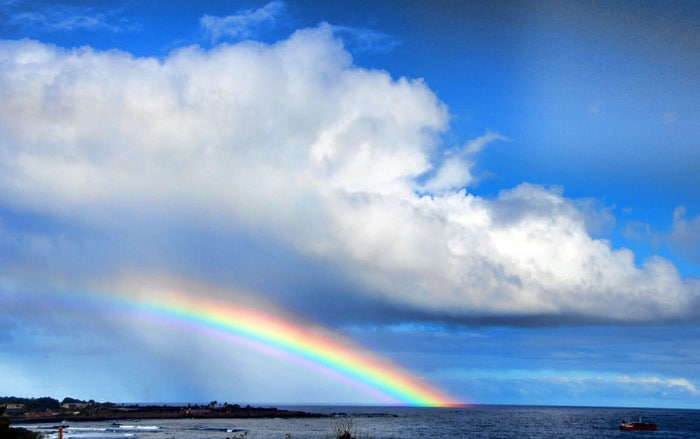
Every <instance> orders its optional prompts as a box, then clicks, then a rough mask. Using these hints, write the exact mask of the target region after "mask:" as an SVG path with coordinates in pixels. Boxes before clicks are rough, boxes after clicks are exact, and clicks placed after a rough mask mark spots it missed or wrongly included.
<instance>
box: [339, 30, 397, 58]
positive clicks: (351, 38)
mask: <svg viewBox="0 0 700 439" xmlns="http://www.w3.org/2000/svg"><path fill="white" fill-rule="evenodd" d="M331 28H332V29H333V33H334V34H335V35H336V36H337V37H339V38H341V39H342V40H343V42H344V43H345V46H346V47H347V49H348V50H350V51H351V52H353V53H369V54H375V53H387V52H391V51H392V50H394V49H395V48H396V47H397V46H399V45H400V44H401V41H400V40H399V39H398V38H396V37H393V36H391V35H389V34H387V33H384V32H380V31H377V30H374V29H368V28H362V27H353V26H341V25H333V26H331Z"/></svg>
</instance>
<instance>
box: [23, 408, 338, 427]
mask: <svg viewBox="0 0 700 439" xmlns="http://www.w3.org/2000/svg"><path fill="white" fill-rule="evenodd" d="M323 417H326V416H325V415H322V414H318V413H310V412H305V411H301V410H280V409H277V408H274V407H271V408H260V407H250V408H241V409H234V410H226V411H224V410H221V409H211V410H208V411H204V412H195V411H192V410H191V409H188V408H187V407H173V406H163V407H143V408H140V407H139V408H136V409H131V410H124V411H121V410H110V411H100V412H99V413H95V414H68V413H56V414H54V413H52V414H51V415H46V416H10V420H11V422H12V424H25V425H26V424H46V423H55V424H56V425H57V426H58V425H60V424H65V423H70V422H91V421H94V422H103V421H125V420H130V421H139V420H146V419H273V418H281V419H292V418H323Z"/></svg>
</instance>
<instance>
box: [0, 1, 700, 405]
mask: <svg viewBox="0 0 700 439" xmlns="http://www.w3.org/2000/svg"><path fill="white" fill-rule="evenodd" d="M465 3H466V4H465ZM699 20H700V7H698V5H697V4H695V3H693V2H627V1H621V2H610V3H602V4H601V3H595V2H594V3H591V2H583V1H581V2H529V3H519V2H487V1H484V2H480V1H475V2H451V1H438V2H418V1H415V2H414V1H403V2H393V1H386V2H385V1H372V2H361V1H357V2H332V1H331V2H315V1H286V2H282V1H273V2H265V1H242V2H239V1H199V2H172V3H171V2H110V1H104V2H84V1H76V2H53V1H52V2H40V1H31V2H30V1H22V0H4V1H2V3H0V38H2V40H1V41H0V95H1V97H2V99H0V102H2V104H0V169H2V171H1V172H0V287H2V289H1V290H0V297H1V298H2V301H3V303H4V305H3V307H2V310H0V323H1V324H2V326H3V328H4V329H3V331H2V333H0V346H1V347H2V349H0V359H2V361H1V362H0V388H2V389H3V391H4V392H5V393H8V394H17V395H26V396H43V395H50V396H54V397H63V396H76V397H81V398H88V399H89V398H94V399H100V400H113V401H209V400H211V399H218V400H229V401H232V400H239V401H243V402H251V403H255V402H273V403H299V402H302V403H304V402H307V403H317V402H323V403H363V404H371V403H375V402H376V401H375V400H373V399H372V398H371V397H370V396H368V395H366V394H362V393H361V392H357V391H356V390H354V389H345V388H342V386H339V384H338V383H336V382H333V380H331V379H328V380H325V379H319V378H318V377H317V376H315V375H314V374H311V373H309V372H307V371H305V370H303V368H289V367H288V366H286V365H285V364H282V363H280V362H279V361H275V360H274V359H271V358H269V357H266V356H265V355H262V354H260V353H256V352H252V351H249V350H246V348H245V347H242V346H229V345H226V346H221V345H218V344H216V343H215V342H214V341H212V340H206V339H202V338H201V337H197V336H196V335H190V334H181V333H171V332H169V330H168V328H162V327H158V326H152V325H146V324H145V323H143V322H138V321H137V322H124V321H123V320H120V319H118V318H115V317H114V316H111V315H109V314H108V313H106V314H100V313H97V314H95V313H89V312H79V307H75V306H73V305H71V304H72V303H73V302H71V301H70V300H69V298H70V297H71V296H72V292H75V293H76V294H77V293H78V292H81V293H84V292H86V291H88V292H90V291H92V292H93V293H92V294H99V293H95V291H111V290H114V291H119V288H120V287H119V286H120V285H121V284H122V283H123V282H124V280H125V279H134V278H138V279H140V278H144V277H145V278H149V276H157V277H161V278H162V277H165V278H171V279H181V280H185V281H187V282H194V283H196V284H201V285H206V286H207V287H209V286H211V287H216V288H219V289H223V290H230V291H236V292H237V293H236V294H233V293H232V296H231V299H230V300H234V298H235V297H238V292H240V291H246V292H248V294H249V295H252V296H256V297H257V298H258V299H260V300H264V301H266V302H268V303H270V304H271V306H274V307H278V308H282V309H285V310H287V311H288V312H290V313H294V314H295V315H298V316H300V317H301V318H304V319H307V320H309V321H313V322H317V323H318V324H320V325H323V326H325V327H327V328H330V329H331V330H334V331H337V332H339V333H342V334H344V335H346V336H350V337H352V338H353V339H354V340H356V341H357V342H358V343H360V344H362V345H364V346H366V347H368V348H369V349H371V350H372V351H374V352H376V353H378V354H380V355H383V356H385V357H387V358H389V359H391V360H393V361H395V362H396V363H398V364H400V365H402V366H403V367H405V368H407V369H408V370H410V371H411V372H413V373H414V374H415V375H416V376H419V377H422V378H423V379H425V380H427V381H429V382H431V383H433V384H435V385H436V386H438V387H440V388H442V389H445V390H447V391H449V392H450V393H452V394H453V395H455V396H456V397H458V398H460V399H462V400H464V401H468V402H474V403H508V404H509V403H518V404H566V405H610V406H640V405H641V406H657V407H659V406H660V407H694V408H698V407H700V390H699V389H700V375H699V373H698V371H699V370H700V367H698V366H699V363H700V325H699V323H700V321H699V320H698V315H700V314H699V311H700V307H699V303H700V302H699V300H700V281H699V280H698V277H699V276H700V197H699V196H698V194H697V190H696V188H697V187H698V186H699V184H700V178H699V177H698V176H699V175H700V147H699V146H700V145H698V139H700V123H699V121H700V104H699V102H700V91H699V90H700V57H698V56H697V54H698V53H700V47H699V46H700V40H698V38H697V25H698V21H699ZM154 288H157V286H154ZM202 291H208V289H207V288H202ZM191 293H192V294H204V293H198V292H197V291H192V292H191ZM49 305H51V306H49ZM105 340H107V341H108V342H107V343H105ZM183 352H188V353H192V354H191V355H190V354H188V355H184V356H183V354H182V353H183ZM212 365H217V366H216V367H213V366H212ZM231 376H235V377H237V378H236V379H235V380H232V379H230V377H231Z"/></svg>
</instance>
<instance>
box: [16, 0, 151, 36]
mask: <svg viewBox="0 0 700 439" xmlns="http://www.w3.org/2000/svg"><path fill="white" fill-rule="evenodd" d="M9 6H11V7H14V6H17V7H16V8H15V9H14V10H12V12H11V13H12V15H11V17H10V19H9V20H8V22H9V23H10V24H11V25H13V26H20V27H23V28H32V29H34V30H37V31H40V32H43V31H46V30H53V31H75V30H106V31H109V32H114V33H121V32H128V31H133V30H135V29H137V28H138V24H137V23H134V22H130V21H127V20H125V19H123V18H121V16H122V14H121V10H120V9H105V8H96V7H89V8H83V7H75V6H69V5H61V4H56V5H23V4H21V3H20V4H17V5H9Z"/></svg>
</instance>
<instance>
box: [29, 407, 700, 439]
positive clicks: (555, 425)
mask: <svg viewBox="0 0 700 439" xmlns="http://www.w3.org/2000/svg"><path fill="white" fill-rule="evenodd" d="M280 408H283V407H280ZM293 408H295V409H302V410H304V411H307V412H313V413H321V414H324V415H327V416H326V417H321V418H307V419H175V420H153V419H147V420H141V421H137V420H132V421H123V420H120V421H119V422H118V423H117V422H112V421H104V422H71V423H70V424H69V426H68V427H66V428H64V434H63V437H64V438H65V439H72V438H81V439H111V438H114V439H116V438H140V439H171V438H172V439H175V438H178V439H226V438H229V439H233V438H239V437H244V435H245V437H247V438H248V439H285V437H291V438H294V439H304V438H308V439H325V438H329V439H330V438H332V437H333V435H332V432H333V429H334V427H335V426H337V425H340V423H344V422H347V421H348V419H349V420H350V422H351V423H352V430H353V436H354V437H358V438H365V439H366V438H374V439H418V438H442V439H457V438H459V439H464V438H500V439H511V438H512V439H523V438H577V439H587V438H590V439H601V438H603V439H604V438H630V437H632V438H637V437H641V438H654V439H661V438H700V410H669V409H623V408H580V407H528V406H471V407H465V408H407V407H404V408H387V407H293ZM639 416H642V418H643V420H644V421H648V422H654V423H655V424H657V428H658V429H657V431H635V432H629V431H620V430H618V425H619V424H620V422H621V421H622V420H623V419H632V420H637V419H638V418H639ZM23 427H25V428H29V429H31V430H35V431H41V432H43V433H44V434H45V436H46V437H47V438H48V439H53V438H58V432H57V430H56V429H55V428H54V427H55V426H54V425H47V424H43V425H23Z"/></svg>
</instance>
